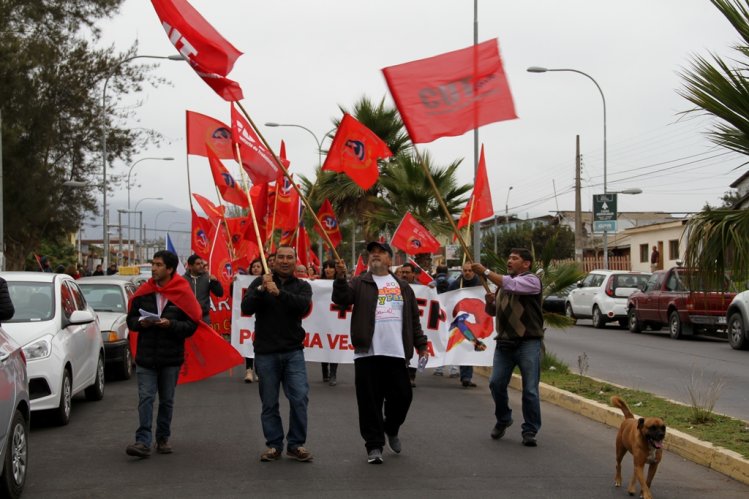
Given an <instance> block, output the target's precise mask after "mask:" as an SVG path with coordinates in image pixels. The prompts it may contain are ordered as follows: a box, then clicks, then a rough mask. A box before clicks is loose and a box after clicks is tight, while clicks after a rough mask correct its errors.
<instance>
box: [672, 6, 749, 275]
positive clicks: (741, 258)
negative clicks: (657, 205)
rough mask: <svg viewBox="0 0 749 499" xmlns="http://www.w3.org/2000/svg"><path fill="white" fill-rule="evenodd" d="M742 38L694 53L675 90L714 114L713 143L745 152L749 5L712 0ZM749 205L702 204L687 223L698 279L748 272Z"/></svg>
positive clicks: (689, 259) (690, 260)
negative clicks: (726, 52)
mask: <svg viewBox="0 0 749 499" xmlns="http://www.w3.org/2000/svg"><path fill="white" fill-rule="evenodd" d="M711 2H712V3H713V5H714V6H715V7H716V8H717V9H718V10H719V11H720V12H721V14H723V16H725V18H726V19H727V20H728V21H729V22H730V23H731V25H732V26H733V27H734V29H735V30H736V32H737V33H738V34H739V36H740V38H741V42H740V43H739V44H738V45H736V46H735V47H734V49H735V52H736V55H735V57H733V58H731V59H724V58H722V57H719V56H718V55H716V54H711V55H710V57H709V58H706V57H703V56H699V55H698V56H695V57H694V59H693V61H692V67H691V68H690V69H689V70H687V71H685V72H683V73H682V78H683V79H684V88H683V89H681V90H680V92H679V93H680V94H681V95H682V96H683V97H684V98H685V99H687V100H688V101H689V102H691V103H692V104H694V105H695V106H696V107H695V108H694V109H692V110H690V111H688V112H700V113H705V114H708V115H711V116H713V117H714V118H715V119H716V122H715V125H714V126H713V128H712V129H711V130H710V131H709V136H710V139H711V140H712V141H713V142H714V143H715V144H717V145H720V146H722V147H725V148H727V149H730V150H732V151H736V152H738V153H740V154H745V155H746V154H749V80H748V79H747V77H746V71H747V69H749V9H748V7H747V2H746V1H740V0H711ZM747 227H749V210H725V209H711V208H707V209H705V210H704V211H703V212H702V213H700V214H699V215H697V216H694V217H693V218H692V219H691V220H690V221H689V223H688V224H687V231H686V234H688V236H687V249H686V253H685V260H686V264H687V265H688V266H689V267H692V268H695V269H699V270H700V271H701V274H703V275H702V278H703V279H704V280H705V281H707V282H709V283H710V284H712V285H720V284H721V283H720V280H721V279H722V277H721V276H723V275H724V273H725V272H731V273H732V274H733V276H734V278H736V279H745V278H746V276H747V272H748V271H749V265H747V263H749V245H747V237H746V234H747V232H746V229H747Z"/></svg>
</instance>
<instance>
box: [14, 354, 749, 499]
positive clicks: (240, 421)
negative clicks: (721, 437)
mask: <svg viewBox="0 0 749 499" xmlns="http://www.w3.org/2000/svg"><path fill="white" fill-rule="evenodd" d="M308 370H309V372H310V376H311V387H312V389H311V395H310V399H311V404H310V432H309V441H308V447H309V449H310V450H311V451H312V452H313V453H314V454H315V461H314V463H298V462H295V461H292V460H290V459H286V458H284V459H282V460H281V461H278V462H273V463H260V462H259V461H258V455H259V452H260V451H261V450H262V449H263V448H264V441H263V437H262V432H261V429H260V416H259V397H258V394H257V391H258V389H257V384H252V385H245V384H243V383H242V382H241V381H240V379H241V378H240V373H239V372H235V373H234V376H233V377H230V376H228V375H227V374H222V375H219V376H217V377H214V378H212V379H209V380H205V381H202V382H200V383H194V384H190V385H185V386H180V387H178V390H177V401H176V412H175V419H174V424H173V438H172V443H173V445H174V449H175V452H174V454H172V455H165V456H163V455H153V456H151V457H150V458H149V459H146V460H137V459H133V458H130V457H128V456H126V455H125V452H124V450H125V446H126V445H127V444H128V443H130V442H131V441H132V438H133V432H134V430H135V427H136V410H135V406H136V398H137V397H136V385H135V380H134V379H133V380H130V381H127V382H113V383H109V384H108V385H107V390H106V394H105V398H104V400H102V401H101V402H86V401H84V400H75V401H74V405H73V413H72V420H71V423H70V425H69V426H67V427H62V428H60V427H50V426H46V425H45V424H44V421H42V419H41V418H39V417H35V418H34V425H33V428H32V432H31V436H30V446H31V460H30V471H29V476H28V482H27V488H26V492H25V495H24V497H25V498H26V499H32V498H48V497H55V498H82V497H107V498H110V497H128V498H153V497H180V498H192V497H200V498H205V497H248V496H270V495H271V494H273V496H275V497H300V496H301V497H346V498H348V497H353V496H370V495H371V496H374V495H375V494H377V495H379V496H385V497H407V498H409V499H413V498H421V497H438V498H441V497H446V498H447V497H450V498H452V497H465V496H476V497H479V496H480V495H483V496H490V497H497V496H500V495H501V496H504V497H513V498H520V499H522V498H548V497H553V498H568V497H569V498H573V497H574V498H576V499H577V498H621V499H624V498H626V497H628V496H627V494H626V492H625V491H624V490H622V489H615V488H614V487H613V486H612V482H613V475H614V437H615V430H614V429H612V428H609V427H606V426H604V425H602V424H600V423H595V422H592V421H590V420H588V419H585V418H583V417H581V416H578V415H575V414H572V413H570V412H567V411H565V410H563V409H560V408H557V407H554V406H551V405H546V404H544V406H543V408H542V412H543V418H544V427H543V429H542V431H541V433H540V434H539V447H537V448H526V447H523V446H522V445H521V444H520V428H519V427H520V424H519V423H520V422H519V418H520V412H519V411H518V412H516V424H515V425H514V426H513V427H512V428H510V429H509V430H508V433H507V435H506V436H505V438H504V439H502V440H500V441H494V440H491V439H490V438H489V431H490V429H491V427H492V425H493V415H492V412H493V403H492V401H491V397H490V395H489V392H488V389H487V387H486V379H483V378H478V379H477V380H476V381H477V382H478V383H479V384H480V386H479V388H477V389H471V390H468V389H464V388H462V387H460V386H459V385H458V383H457V381H456V380H454V379H448V378H439V377H436V376H431V375H430V374H429V372H427V373H425V374H423V375H421V374H420V375H419V377H418V378H417V382H418V387H417V388H416V390H415V398H414V403H413V405H412V408H411V413H410V414H409V418H408V421H407V422H406V424H405V425H404V427H403V428H402V432H401V439H402V442H403V453H402V454H400V455H394V454H393V453H392V452H389V451H386V453H385V463H384V464H383V465H381V466H374V465H369V464H367V463H366V458H365V457H366V456H365V451H364V446H363V443H362V441H361V439H360V437H359V435H358V430H357V425H356V403H355V398H354V389H353V384H352V380H353V368H352V366H341V368H340V370H339V380H340V384H339V385H338V386H337V387H335V388H331V387H328V386H327V385H323V384H322V383H321V381H320V377H319V372H320V371H319V365H318V364H309V369H308ZM511 397H512V403H513V404H514V406H515V407H518V404H519V397H518V394H517V393H516V392H513V393H512V395H511ZM282 407H283V414H284V418H285V417H286V416H285V415H286V412H287V410H286V408H285V405H282ZM631 469H632V464H631V460H627V461H625V464H624V472H625V477H628V476H629V474H630V473H631ZM654 490H655V493H656V497H658V498H659V499H666V498H673V499H677V498H678V499H684V498H693V497H694V498H704V497H710V498H718V499H723V498H745V497H749V486H745V485H742V484H740V483H738V482H736V481H733V480H731V479H729V478H727V477H725V476H724V475H721V474H719V473H716V472H713V471H710V470H708V469H706V468H703V467H701V466H698V465H695V464H693V463H690V462H686V461H684V460H683V459H681V458H679V457H678V456H676V455H673V454H670V453H667V454H666V456H665V458H664V462H663V464H662V466H661V468H660V469H659V471H658V475H657V476H656V479H655V483H654Z"/></svg>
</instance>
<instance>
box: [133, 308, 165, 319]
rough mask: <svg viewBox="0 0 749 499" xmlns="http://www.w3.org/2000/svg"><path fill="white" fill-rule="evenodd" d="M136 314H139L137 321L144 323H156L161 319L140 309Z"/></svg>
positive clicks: (157, 315)
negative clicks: (147, 321) (150, 321)
mask: <svg viewBox="0 0 749 499" xmlns="http://www.w3.org/2000/svg"><path fill="white" fill-rule="evenodd" d="M138 312H139V313H140V318H138V320H139V321H145V320H154V321H157V320H159V319H161V316H160V315H159V314H154V313H153V312H149V311H148V310H143V309H142V308H139V309H138Z"/></svg>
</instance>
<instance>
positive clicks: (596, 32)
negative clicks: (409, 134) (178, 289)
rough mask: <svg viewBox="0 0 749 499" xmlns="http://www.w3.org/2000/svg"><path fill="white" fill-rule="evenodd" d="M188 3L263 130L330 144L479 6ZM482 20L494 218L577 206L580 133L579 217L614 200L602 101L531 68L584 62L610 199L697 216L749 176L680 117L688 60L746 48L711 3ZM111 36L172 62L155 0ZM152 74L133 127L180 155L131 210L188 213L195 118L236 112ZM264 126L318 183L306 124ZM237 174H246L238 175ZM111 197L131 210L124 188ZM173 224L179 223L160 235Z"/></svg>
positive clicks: (194, 86) (183, 77) (463, 143)
mask: <svg viewBox="0 0 749 499" xmlns="http://www.w3.org/2000/svg"><path fill="white" fill-rule="evenodd" d="M191 3H192V5H193V6H194V7H195V8H196V9H198V11H200V12H201V13H202V15H203V16H204V17H205V18H206V19H207V20H208V21H209V22H210V23H211V24H213V26H214V27H215V28H216V29H217V30H218V31H219V32H220V33H221V34H222V35H223V36H224V37H225V38H226V39H227V40H229V41H230V42H231V43H233V44H234V46H236V47H237V48H238V49H239V50H241V51H242V52H244V55H242V56H241V57H240V58H239V60H238V61H237V63H236V65H235V67H234V70H233V72H232V73H231V74H230V75H229V77H230V78H231V79H233V80H236V81H238V82H239V83H240V84H241V85H242V88H243V90H244V95H245V100H244V101H243V104H244V106H245V108H246V109H247V110H248V112H249V113H250V115H251V116H252V117H253V119H254V121H255V122H256V123H258V124H261V123H265V122H268V121H275V122H282V123H296V124H299V125H303V126H306V127H307V128H309V129H311V130H312V131H313V132H314V133H315V134H316V135H317V136H318V138H322V137H323V135H324V134H325V133H326V132H327V131H329V130H330V129H331V127H332V123H331V120H332V119H333V118H337V117H340V113H339V110H338V106H339V105H342V106H346V107H351V105H352V104H353V103H354V102H355V101H356V100H357V99H358V98H359V97H361V96H362V95H366V96H368V97H371V98H372V99H375V100H379V99H381V98H383V97H385V98H386V100H387V102H388V103H392V99H391V97H390V95H389V93H388V91H387V87H386V85H385V81H384V78H383V77H382V73H381V71H380V70H381V68H383V67H386V66H391V65H395V64H400V63H403V62H408V61H412V60H415V59H420V58H424V57H429V56H433V55H437V54H440V53H444V52H447V51H451V50H456V49H460V48H464V47H466V46H468V45H470V44H471V43H472V42H473V4H474V2H473V1H470V0H459V1H458V0H399V1H396V0H379V1H362V0H348V1H333V0H316V1H303V0H293V1H292V0H276V1H273V2H270V1H254V0H242V1H239V0H234V1H229V0H193V1H192V2H191ZM478 13H479V40H480V41H483V40H487V39H492V38H498V39H499V47H500V53H501V56H502V58H503V61H504V68H505V71H506V73H507V75H508V79H509V82H510V87H511V90H512V93H513V96H514V101H515V107H516V111H517V114H518V119H517V120H513V121H505V122H500V123H494V124H491V125H487V126H484V127H482V128H481V129H480V141H481V142H482V143H484V144H485V148H486V158H487V165H488V170H489V181H490V184H491V189H492V197H493V203H494V209H495V211H496V212H498V213H500V214H504V211H505V202H506V199H507V194H508V189H509V187H510V186H512V187H513V189H512V191H511V192H510V195H509V202H508V208H509V212H510V213H511V214H517V215H518V216H520V217H522V218H525V217H526V216H531V217H532V216H539V215H544V214H548V213H549V212H551V211H555V210H556V209H557V207H558V208H559V209H560V210H572V209H574V197H573V191H572V186H573V185H574V184H573V183H574V165H575V135H577V134H579V135H580V136H581V144H582V153H583V158H584V159H583V163H584V167H583V187H584V189H583V194H582V197H583V209H590V208H591V204H592V201H591V197H592V195H593V194H595V193H601V192H603V185H602V184H603V112H602V100H601V96H600V94H599V93H598V91H597V89H596V88H595V86H594V85H593V83H592V82H591V81H590V80H588V79H587V78H585V77H583V76H581V75H578V74H575V73H569V72H566V73H545V74H532V73H528V72H526V68H527V67H528V66H546V67H549V68H573V69H577V70H580V71H584V72H586V73H588V74H589V75H591V76H592V77H593V78H595V79H596V81H597V82H598V83H599V84H600V86H601V88H602V89H603V92H604V94H605V97H606V103H607V112H608V189H609V190H610V191H614V190H621V189H626V188H632V187H639V188H641V189H642V190H643V191H644V192H643V194H640V195H638V196H620V199H619V210H620V211H628V210H646V209H647V210H659V211H668V212H693V211H699V210H700V209H701V208H702V207H703V205H704V204H705V203H706V202H709V203H711V204H718V203H719V198H720V196H721V195H722V194H723V193H724V192H725V191H727V190H728V188H729V187H728V186H729V184H731V182H732V181H733V180H735V179H736V178H738V177H739V176H740V175H741V174H742V173H743V172H744V171H745V168H746V167H742V168H740V169H738V170H736V168H737V167H739V165H741V163H742V158H741V157H740V156H738V155H735V154H725V150H722V149H716V148H715V146H713V145H712V144H711V143H710V142H708V141H707V140H706V138H705V135H704V132H705V130H706V129H707V128H708V127H709V125H710V121H709V120H707V119H706V118H699V117H698V116H696V115H695V116H688V117H681V116H680V114H679V113H681V112H682V111H685V110H686V109H688V108H689V107H690V106H689V104H688V102H687V101H685V100H684V99H683V98H681V97H680V96H679V95H678V94H677V89H679V88H680V87H681V80H680V77H679V72H680V71H681V70H682V69H683V68H685V67H687V66H688V64H689V60H690V56H692V55H694V54H703V55H705V54H707V53H708V52H709V51H713V52H717V53H719V54H723V55H725V54H730V46H731V45H732V44H734V43H736V42H737V40H738V38H737V36H736V35H735V32H734V31H733V29H732V28H731V27H730V25H729V24H728V22H727V21H725V19H724V18H723V17H722V16H720V14H719V13H718V11H717V10H716V9H715V8H714V7H713V6H712V5H711V4H710V2H709V1H708V0H630V1H628V2H621V1H614V0H567V1H564V2H561V1H559V0H536V1H534V2H517V1H507V0H502V1H499V0H498V1H487V0H483V1H481V0H480V1H479V2H478ZM102 28H103V38H104V39H103V41H102V44H104V45H109V44H114V46H115V47H116V48H117V49H118V50H124V49H126V48H127V47H128V46H129V45H131V44H132V43H133V42H135V41H137V42H138V44H139V50H138V53H139V54H148V55H170V54H174V53H176V51H175V49H174V48H173V46H172V45H171V44H170V43H169V41H168V39H167V37H166V34H165V33H164V31H163V30H162V28H161V25H160V23H159V20H158V18H157V16H156V13H155V12H154V10H153V8H152V6H151V3H150V2H148V1H146V0H128V1H126V2H125V3H124V5H123V8H122V10H121V12H120V13H119V15H117V16H116V17H115V18H114V19H112V20H111V21H108V22H106V23H104V24H102ZM138 62H139V61H137V60H136V61H133V62H132V63H131V64H135V63H138ZM154 74H155V75H158V76H163V77H164V78H166V79H168V80H169V81H170V82H171V85H170V86H162V87H160V88H158V89H154V88H147V89H146V90H145V91H144V92H143V93H142V94H140V95H137V96H134V97H133V99H131V100H130V101H129V102H131V103H132V104H136V103H139V106H138V107H137V108H135V109H134V112H135V115H136V116H137V122H136V121H133V122H131V123H129V125H130V126H140V127H146V128H151V129H154V130H157V131H159V132H161V133H162V134H163V135H164V136H165V137H167V139H168V140H167V141H165V142H164V143H162V144H161V145H160V146H159V147H154V148H152V149H149V150H144V151H142V153H141V154H139V155H138V156H137V157H136V159H138V158H142V157H149V156H173V157H175V158H176V161H172V162H163V161H143V162H142V163H140V164H139V165H138V166H137V167H136V168H135V170H134V175H137V179H138V183H139V184H140V186H139V187H136V188H134V189H133V190H132V192H131V196H132V203H133V204H134V203H135V202H136V201H137V200H139V199H142V198H145V197H158V196H162V197H164V198H165V200H164V201H162V202H156V203H167V204H170V205H172V206H176V207H179V208H187V207H188V206H189V195H188V188H187V177H186V171H187V163H186V162H187V158H186V154H185V118H184V117H185V110H192V111H198V112H201V113H204V114H208V115H210V116H213V117H215V118H217V119H220V120H222V121H224V122H227V123H228V121H229V105H228V103H226V102H224V101H223V100H222V99H220V98H219V97H218V96H217V95H216V94H215V93H214V92H213V91H212V90H210V89H209V88H208V87H207V86H206V85H205V84H204V83H203V82H202V81H201V80H200V79H199V78H198V77H197V76H196V75H195V74H194V72H193V71H192V70H191V69H190V68H189V67H188V66H187V64H186V63H184V62H170V61H164V62H162V63H160V64H159V65H158V67H157V68H156V69H154ZM263 129H264V132H265V136H266V138H267V139H268V140H269V142H270V143H271V144H272V145H273V146H274V147H277V145H278V144H279V142H280V140H281V139H284V140H285V141H286V144H287V150H288V158H289V160H290V161H291V170H292V171H293V172H297V173H303V174H305V175H307V176H311V175H313V167H314V166H315V165H316V163H317V146H316V144H315V141H314V139H313V137H312V136H311V135H310V134H308V133H307V132H305V131H304V130H302V129H299V128H266V127H263ZM418 147H419V149H420V150H421V151H425V150H426V151H429V152H430V153H432V154H433V155H434V156H435V158H436V159H437V163H438V164H443V165H444V164H448V163H449V162H451V161H453V160H454V159H456V158H465V159H464V162H463V164H462V166H461V168H460V171H459V180H460V181H462V182H471V183H472V181H473V180H472V179H473V135H472V132H468V133H466V134H465V135H464V136H462V137H456V138H442V139H438V140H436V141H435V142H432V143H430V144H425V145H419V146H418ZM128 167H129V165H126V164H117V163H115V164H114V165H112V168H111V170H110V172H112V173H113V174H115V175H116V174H118V173H123V172H126V171H127V169H128ZM189 169H190V174H191V179H192V187H193V190H194V192H198V193H200V194H203V195H206V196H208V197H209V198H211V199H214V200H215V199H216V194H215V189H214V188H213V184H212V181H211V178H210V172H209V168H208V163H207V161H206V160H205V159H204V158H200V157H195V156H192V157H190V158H189ZM230 169H232V171H233V172H237V171H238V170H237V169H236V167H234V166H233V165H232V166H230ZM555 190H556V194H557V196H556V198H555ZM113 198H114V199H115V200H123V201H124V200H125V199H126V192H125V190H124V188H123V190H122V192H119V193H115V194H114V195H113ZM151 202H152V201H147V203H151ZM142 206H144V205H142ZM167 208H168V207H167V206H165V208H164V209H167ZM114 218H116V217H114ZM144 222H145V223H146V224H148V225H152V224H153V220H148V219H146V220H144ZM175 222H176V220H173V219H171V220H170V219H169V214H167V215H164V216H163V217H162V218H160V220H159V225H160V226H165V225H166V223H175ZM185 222H189V221H187V220H185ZM175 228H177V226H176V225H175ZM178 228H180V229H185V228H186V226H181V227H178Z"/></svg>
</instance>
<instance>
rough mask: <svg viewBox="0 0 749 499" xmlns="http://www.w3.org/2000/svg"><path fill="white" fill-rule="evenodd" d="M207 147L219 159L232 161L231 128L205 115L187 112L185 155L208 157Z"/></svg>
mask: <svg viewBox="0 0 749 499" xmlns="http://www.w3.org/2000/svg"><path fill="white" fill-rule="evenodd" d="M208 147H210V148H211V149H213V151H214V152H215V153H216V156H218V157H219V158H220V159H234V151H233V149H232V145H231V127H230V126H229V125H227V124H225V123H222V122H220V121H219V120H216V119H213V118H211V117H210V116H206V115H205V114H200V113H195V112H193V111H187V154H194V155H196V156H208Z"/></svg>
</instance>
